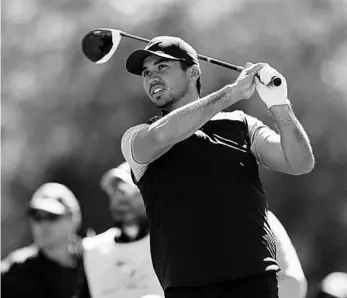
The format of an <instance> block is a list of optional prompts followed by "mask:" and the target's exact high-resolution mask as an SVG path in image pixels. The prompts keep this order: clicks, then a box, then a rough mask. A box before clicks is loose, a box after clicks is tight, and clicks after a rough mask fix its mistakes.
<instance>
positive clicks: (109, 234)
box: [83, 228, 120, 250]
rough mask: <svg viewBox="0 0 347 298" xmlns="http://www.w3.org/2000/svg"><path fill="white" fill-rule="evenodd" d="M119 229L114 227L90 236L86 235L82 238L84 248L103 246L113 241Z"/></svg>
mask: <svg viewBox="0 0 347 298" xmlns="http://www.w3.org/2000/svg"><path fill="white" fill-rule="evenodd" d="M118 233H120V231H119V230H118V229H116V228H111V229H108V230H107V231H105V232H103V233H100V234H98V235H95V236H92V237H86V238H84V239H83V247H84V249H87V250H88V249H94V248H99V247H104V246H105V245H107V244H113V243H114V237H116V236H117V235H118Z"/></svg>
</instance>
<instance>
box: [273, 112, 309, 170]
mask: <svg viewBox="0 0 347 298" xmlns="http://www.w3.org/2000/svg"><path fill="white" fill-rule="evenodd" d="M270 111H271V113H272V114H273V116H274V118H275V120H276V123H277V126H278V128H279V132H280V136H281V146H282V150H283V152H284V155H285V158H286V161H287V163H288V165H289V166H290V167H291V168H292V170H293V171H294V172H295V173H297V174H303V173H307V172H310V171H311V170H312V169H313V166H314V156H313V153H312V148H311V146H310V142H309V139H308V136H307V134H306V132H305V130H304V128H303V127H302V125H301V124H300V122H299V121H298V119H297V118H296V117H295V115H294V112H293V110H292V109H291V107H290V106H289V105H276V106H272V107H271V108H270Z"/></svg>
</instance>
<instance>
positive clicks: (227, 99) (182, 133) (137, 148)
mask: <svg viewBox="0 0 347 298" xmlns="http://www.w3.org/2000/svg"><path fill="white" fill-rule="evenodd" d="M248 65H249V64H247V65H246V67H247V68H246V69H245V70H244V71H242V73H241V74H240V76H239V78H238V79H237V81H236V82H235V83H234V84H232V85H227V86H225V87H224V88H222V89H220V90H219V91H216V92H214V93H211V94H209V95H207V96H205V97H203V98H200V99H198V100H196V101H194V102H192V103H189V104H187V105H185V106H182V107H180V108H178V109H176V110H174V111H172V112H170V113H169V114H168V115H166V116H165V117H163V118H161V119H160V120H158V121H156V122H155V123H153V124H151V125H148V126H147V125H146V126H142V127H141V129H139V130H138V131H137V132H136V134H135V135H134V136H133V138H132V140H131V143H132V150H131V152H132V155H133V158H134V160H135V161H136V162H137V163H142V164H145V163H149V162H152V161H153V160H155V159H157V158H158V157H160V156H161V155H163V154H164V153H165V152H167V151H168V150H169V149H170V148H171V147H172V146H173V145H174V144H176V143H178V142H181V141H183V140H185V139H186V138H188V137H190V136H191V135H192V134H193V133H194V132H195V131H196V130H198V129H199V128H200V127H201V126H203V125H204V124H205V123H206V122H207V121H209V120H210V119H211V118H212V117H213V116H214V115H216V114H217V113H218V112H220V111H222V110H224V109H226V108H227V107H229V106H230V105H232V104H234V103H236V102H238V101H239V100H241V99H243V98H249V97H250V96H251V95H252V94H253V93H254V90H255V82H254V75H255V74H256V73H257V72H258V71H259V70H260V69H261V68H262V67H263V64H254V65H251V66H248Z"/></svg>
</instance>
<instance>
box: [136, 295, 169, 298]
mask: <svg viewBox="0 0 347 298" xmlns="http://www.w3.org/2000/svg"><path fill="white" fill-rule="evenodd" d="M140 298H163V297H161V296H159V295H155V294H154V295H145V296H141V297H140Z"/></svg>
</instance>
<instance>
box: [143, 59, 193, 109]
mask: <svg viewBox="0 0 347 298" xmlns="http://www.w3.org/2000/svg"><path fill="white" fill-rule="evenodd" d="M142 78H143V86H144V88H145V91H146V93H147V95H148V97H149V99H150V100H151V101H152V102H153V103H154V104H155V105H156V106H157V107H158V108H165V109H167V110H172V109H173V107H174V105H175V103H176V102H178V101H179V100H180V99H181V98H182V97H184V96H185V95H186V94H187V93H188V91H189V83H190V80H189V76H188V73H187V72H186V71H184V70H183V69H182V68H181V65H180V62H179V61H176V60H168V59H165V58H162V57H158V56H155V55H151V56H149V57H147V58H146V59H145V60H144V61H143V70H142Z"/></svg>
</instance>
